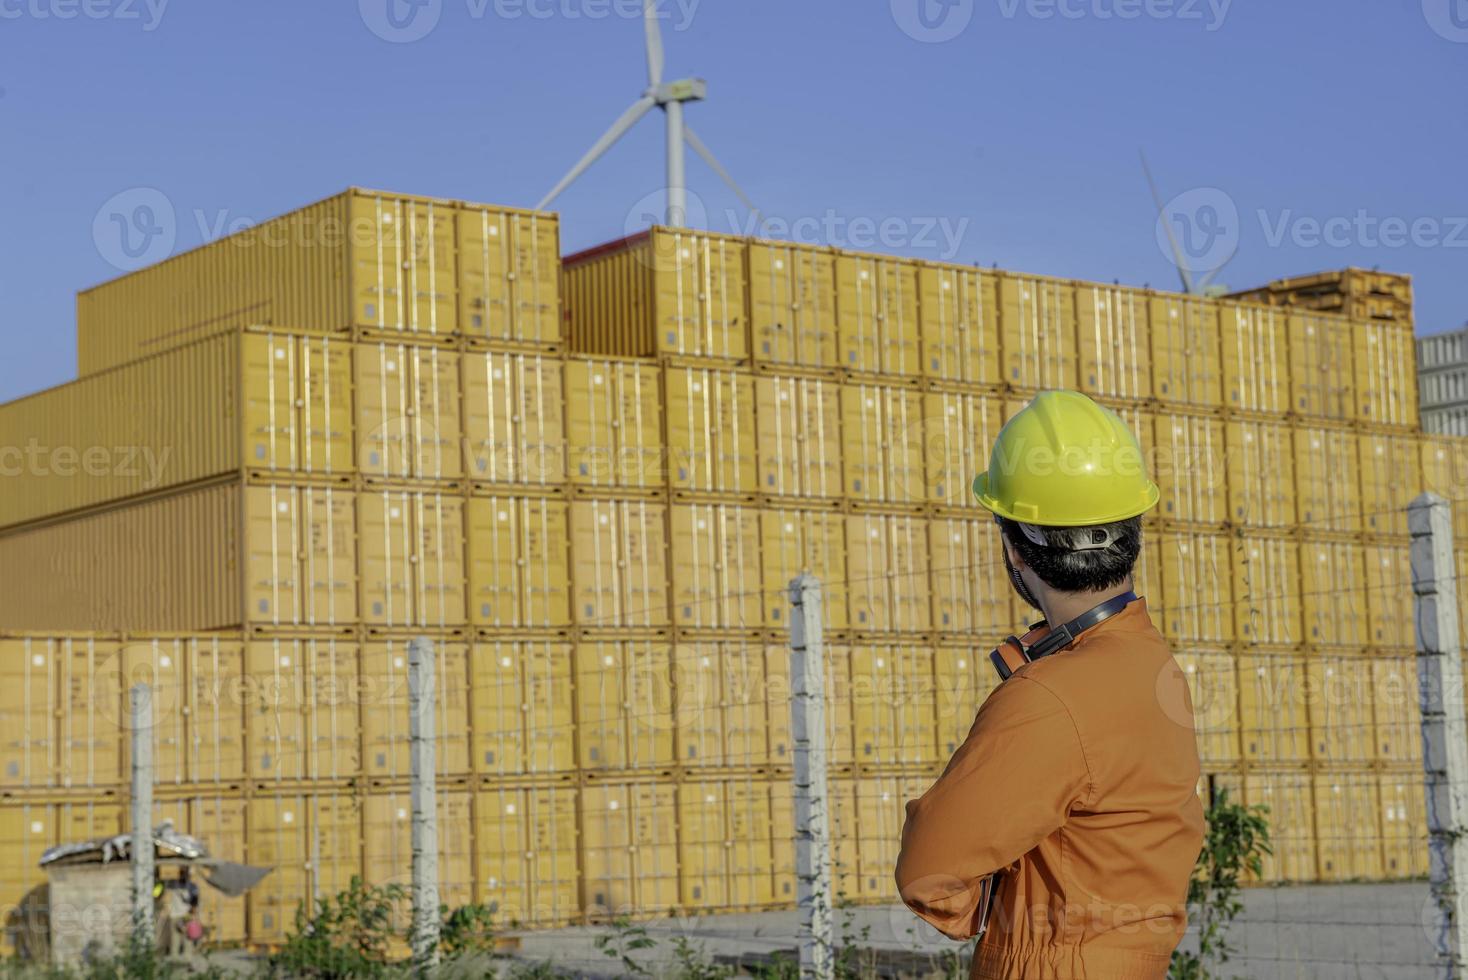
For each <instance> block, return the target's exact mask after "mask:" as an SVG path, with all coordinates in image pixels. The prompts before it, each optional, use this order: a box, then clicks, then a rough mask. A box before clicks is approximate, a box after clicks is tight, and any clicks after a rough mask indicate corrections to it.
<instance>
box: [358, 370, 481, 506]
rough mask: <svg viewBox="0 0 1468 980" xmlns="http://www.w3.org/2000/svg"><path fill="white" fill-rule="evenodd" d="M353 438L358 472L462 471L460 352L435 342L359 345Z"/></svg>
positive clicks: (413, 475)
mask: <svg viewBox="0 0 1468 980" xmlns="http://www.w3.org/2000/svg"><path fill="white" fill-rule="evenodd" d="M356 373H357V441H358V461H359V464H360V466H361V470H362V474H363V476H365V477H367V478H369V479H373V480H436V481H452V480H457V479H459V478H460V477H462V476H463V460H462V454H461V452H460V448H459V443H460V439H461V438H462V434H461V432H460V425H459V411H460V404H461V397H460V388H459V355H458V354H456V353H454V352H452V351H446V350H440V349H439V348H437V347H414V346H410V345H408V344H392V343H382V342H379V343H375V344H359V345H358V346H357V372H356Z"/></svg>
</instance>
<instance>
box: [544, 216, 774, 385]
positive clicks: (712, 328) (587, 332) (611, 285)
mask: <svg viewBox="0 0 1468 980" xmlns="http://www.w3.org/2000/svg"><path fill="white" fill-rule="evenodd" d="M745 250H746V244H745V242H744V240H742V239H739V238H734V237H732V236H729V235H713V234H709V233H707V232H702V231H689V230H688V229H686V228H663V227H654V228H651V229H649V230H648V231H645V232H641V233H639V234H636V235H633V236H631V237H630V238H625V239H622V240H621V241H617V242H611V243H609V244H607V245H602V246H599V247H597V248H593V249H589V250H587V251H584V252H578V253H576V254H575V255H569V256H567V257H566V258H565V260H564V262H563V266H562V268H563V270H564V273H563V283H564V289H565V293H566V322H567V340H568V342H569V345H570V347H571V349H572V350H576V351H583V352H585V353H588V354H602V355H611V356H613V357H652V356H656V355H664V354H675V355H692V356H698V357H715V358H723V359H727V360H736V361H737V360H743V359H744V358H746V357H748V356H749V310H748V306H747V294H746V288H745V278H744V256H745Z"/></svg>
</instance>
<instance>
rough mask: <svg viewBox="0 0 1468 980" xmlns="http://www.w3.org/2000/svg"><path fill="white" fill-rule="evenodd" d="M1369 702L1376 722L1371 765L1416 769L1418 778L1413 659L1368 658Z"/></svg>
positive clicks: (1385, 654) (1406, 655)
mask: <svg viewBox="0 0 1468 980" xmlns="http://www.w3.org/2000/svg"><path fill="white" fill-rule="evenodd" d="M1370 659H1371V700H1372V712H1373V717H1374V719H1375V722H1376V748H1375V753H1374V755H1373V759H1374V761H1378V762H1381V763H1384V764H1386V765H1391V766H1410V765H1415V766H1416V767H1417V773H1418V776H1419V778H1420V776H1421V774H1422V711H1421V708H1420V705H1419V702H1418V687H1417V656H1416V654H1414V653H1412V652H1411V651H1410V650H1409V651H1405V652H1390V651H1377V652H1374V653H1373V654H1372V655H1371V657H1370Z"/></svg>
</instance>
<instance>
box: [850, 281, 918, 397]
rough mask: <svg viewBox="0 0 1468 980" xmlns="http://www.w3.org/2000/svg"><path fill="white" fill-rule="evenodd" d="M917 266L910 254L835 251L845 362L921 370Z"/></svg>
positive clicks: (885, 370)
mask: <svg viewBox="0 0 1468 980" xmlns="http://www.w3.org/2000/svg"><path fill="white" fill-rule="evenodd" d="M917 271H918V265H917V262H915V261H914V260H912V259H898V258H893V257H891V256H885V255H861V254H857V253H854V252H838V253H837V255H836V331H837V339H838V349H839V352H840V360H841V367H843V368H845V369H846V370H848V371H855V372H858V373H861V374H885V375H915V374H920V373H921V372H922V363H921V360H920V358H921V345H920V342H919V333H918V277H917Z"/></svg>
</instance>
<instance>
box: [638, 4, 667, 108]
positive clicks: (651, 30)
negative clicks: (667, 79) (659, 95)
mask: <svg viewBox="0 0 1468 980" xmlns="http://www.w3.org/2000/svg"><path fill="white" fill-rule="evenodd" d="M642 22H643V26H644V27H645V28H646V30H647V83H648V84H649V85H651V86H652V87H653V88H657V87H658V86H659V85H661V84H663V67H664V62H665V58H664V56H663V26H662V24H660V23H658V0H643V2H642Z"/></svg>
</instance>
